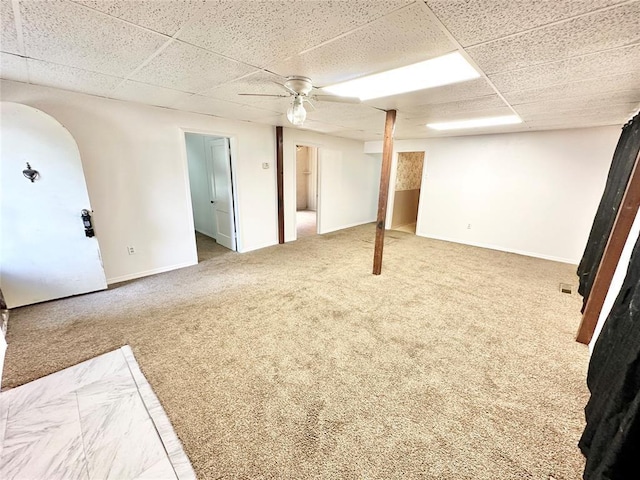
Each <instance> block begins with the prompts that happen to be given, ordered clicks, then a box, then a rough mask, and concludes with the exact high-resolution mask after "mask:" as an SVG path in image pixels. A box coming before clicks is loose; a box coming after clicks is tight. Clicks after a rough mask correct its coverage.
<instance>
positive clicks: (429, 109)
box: [400, 95, 506, 118]
mask: <svg viewBox="0 0 640 480" xmlns="http://www.w3.org/2000/svg"><path fill="white" fill-rule="evenodd" d="M505 106H506V104H505V103H504V101H503V100H502V99H501V98H500V97H499V96H498V95H486V96H483V97H478V98H470V99H468V100H459V101H456V102H447V103H437V104H432V105H413V106H406V107H403V108H402V109H401V110H400V111H401V112H402V113H403V114H404V116H405V117H406V118H416V117H424V116H425V115H428V116H429V117H431V116H433V115H436V116H447V115H457V114H460V115H466V114H468V113H469V112H475V111H483V110H487V109H495V108H503V107H505Z"/></svg>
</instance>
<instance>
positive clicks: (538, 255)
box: [416, 232, 578, 265]
mask: <svg viewBox="0 0 640 480" xmlns="http://www.w3.org/2000/svg"><path fill="white" fill-rule="evenodd" d="M416 235H418V236H420V237H424V238H432V239H434V240H442V241H445V242H451V243H459V244H461V245H470V246H472V247H480V248H487V249H489V250H498V251H501V252H507V253H515V254H516V255H524V256H525V257H534V258H542V259H543V260H552V261H554V262H560V263H569V264H571V265H578V262H576V261H575V260H574V259H569V258H563V257H556V256H553V255H545V254H543V253H536V252H527V251H524V250H517V249H514V248H505V247H501V246H498V245H491V244H488V243H479V242H463V241H461V240H456V239H453V238H447V237H440V236H437V235H424V234H422V233H418V232H416Z"/></svg>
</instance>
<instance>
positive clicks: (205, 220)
mask: <svg viewBox="0 0 640 480" xmlns="http://www.w3.org/2000/svg"><path fill="white" fill-rule="evenodd" d="M205 138H207V137H205V136H204V135H198V134H193V133H187V134H185V140H186V146H187V161H188V165H189V186H190V189H191V207H192V210H193V223H194V228H195V229H196V231H197V232H200V233H204V234H205V235H208V236H209V237H211V238H216V225H215V215H214V212H213V208H212V206H211V192H210V191H209V190H210V187H209V174H208V172H207V158H206V157H207V154H206V151H205V145H204V140H205Z"/></svg>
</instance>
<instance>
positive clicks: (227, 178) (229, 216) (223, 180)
mask: <svg viewBox="0 0 640 480" xmlns="http://www.w3.org/2000/svg"><path fill="white" fill-rule="evenodd" d="M208 147H209V153H210V154H211V155H210V156H209V157H208V162H209V168H208V171H209V178H210V185H211V194H212V202H213V205H214V212H215V219H216V228H217V231H216V241H217V242H218V243H219V244H220V245H222V246H223V247H227V248H229V249H231V250H234V251H235V249H236V226H235V216H234V213H233V188H232V185H231V156H230V151H229V140H228V139H227V138H216V139H215V140H210V141H209V143H208Z"/></svg>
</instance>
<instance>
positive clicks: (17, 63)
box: [0, 53, 29, 82]
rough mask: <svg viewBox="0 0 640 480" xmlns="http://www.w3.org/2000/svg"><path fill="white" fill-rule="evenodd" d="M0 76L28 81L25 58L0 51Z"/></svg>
mask: <svg viewBox="0 0 640 480" xmlns="http://www.w3.org/2000/svg"><path fill="white" fill-rule="evenodd" d="M0 77H2V78H6V79H7V80H15V81H17V82H28V81H29V75H28V71H27V59H26V58H24V57H19V56H17V55H11V54H9V53H0Z"/></svg>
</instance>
